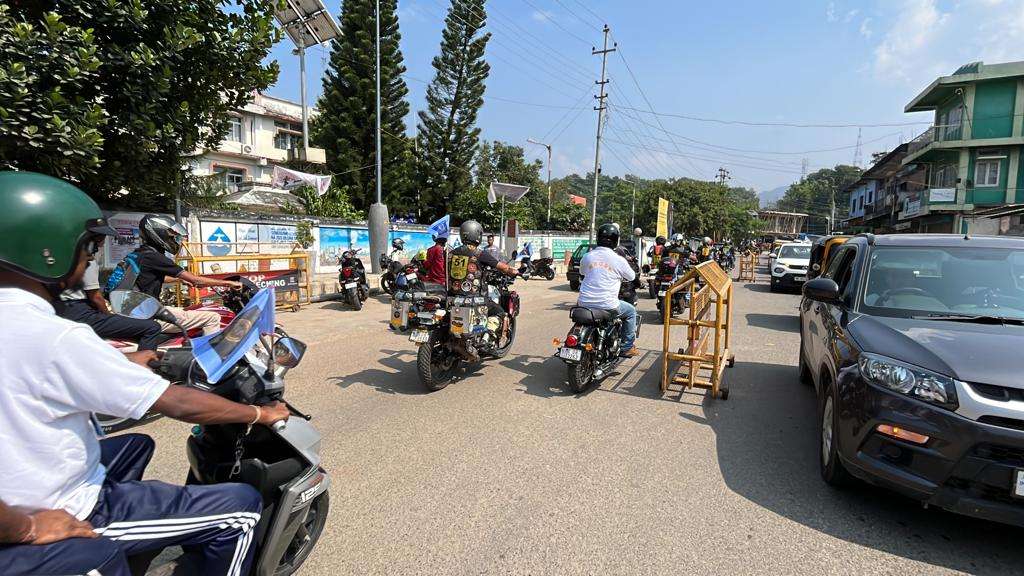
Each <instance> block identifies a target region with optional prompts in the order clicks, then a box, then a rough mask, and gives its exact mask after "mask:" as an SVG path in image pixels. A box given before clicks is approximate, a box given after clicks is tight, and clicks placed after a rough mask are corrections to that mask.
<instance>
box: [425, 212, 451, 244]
mask: <svg viewBox="0 0 1024 576" xmlns="http://www.w3.org/2000/svg"><path fill="white" fill-rule="evenodd" d="M450 221H451V214H445V215H444V216H443V217H441V218H439V219H438V220H437V222H434V223H433V224H431V225H430V227H429V228H427V232H430V234H431V235H433V236H434V238H447V237H448V234H449V233H450V232H451V226H450V224H449V222H450Z"/></svg>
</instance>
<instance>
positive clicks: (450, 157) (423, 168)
mask: <svg viewBox="0 0 1024 576" xmlns="http://www.w3.org/2000/svg"><path fill="white" fill-rule="evenodd" d="M486 20H487V15H486V13H485V12H484V0H452V4H451V6H450V7H449V8H448V16H447V17H446V18H445V29H444V33H443V34H442V37H441V53H440V54H439V55H437V56H436V57H434V60H433V66H434V70H435V72H434V79H433V81H432V82H431V83H430V86H428V87H427V109H426V110H425V111H421V112H420V113H419V118H420V121H419V126H418V133H417V136H416V138H417V144H418V149H419V150H418V154H417V156H418V157H417V162H416V167H417V170H416V172H417V184H418V186H419V190H420V194H421V198H422V202H421V205H422V206H423V207H424V208H425V209H427V210H432V211H434V212H435V213H434V214H431V216H439V215H442V214H444V213H445V212H447V211H448V209H449V208H450V207H451V206H452V203H453V202H454V200H455V199H456V198H457V197H458V196H459V195H461V194H465V193H467V192H468V191H469V190H470V188H471V187H472V185H473V177H472V173H471V172H470V170H471V167H472V164H473V157H474V156H475V155H476V152H477V143H478V139H479V136H480V129H479V128H477V127H476V116H477V113H478V112H479V111H480V107H481V106H483V103H484V89H485V86H484V81H485V80H486V79H487V75H488V74H489V73H490V66H488V65H487V62H486V61H484V49H485V48H486V47H487V41H488V40H489V39H490V37H491V35H490V33H489V32H488V33H484V34H481V33H480V31H481V29H483V27H484V24H485V23H486Z"/></svg>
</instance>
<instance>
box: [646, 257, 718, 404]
mask: <svg viewBox="0 0 1024 576" xmlns="http://www.w3.org/2000/svg"><path fill="white" fill-rule="evenodd" d="M679 292H684V293H685V294H688V298H689V306H688V308H687V311H686V314H685V315H684V317H680V318H677V317H674V316H672V304H671V303H672V298H673V296H674V295H675V294H677V293H679ZM684 297H685V296H684ZM732 297H733V292H732V278H730V277H729V275H728V274H726V272H725V271H724V270H722V268H721V267H719V265H718V263H717V262H715V261H713V260H711V261H708V262H704V263H702V264H700V265H698V266H697V267H696V268H694V269H693V270H691V271H690V272H689V273H688V274H686V275H685V276H683V277H682V278H680V279H679V280H677V281H676V282H675V283H674V284H672V286H671V287H670V288H669V289H668V290H667V291H666V292H665V302H664V306H663V307H662V310H663V311H664V340H663V345H662V356H661V392H662V393H663V394H664V393H665V392H667V391H668V389H669V386H670V385H672V384H681V385H682V386H683V387H684V389H685V388H705V389H708V390H710V391H711V396H712V397H714V398H721V399H722V400H725V399H727V398H728V397H729V389H728V388H727V387H725V386H724V385H723V382H722V373H723V372H724V370H725V367H726V366H727V365H728V366H732V365H733V364H734V362H735V357H734V356H733V354H732V352H731V351H730V350H729V336H730V333H731V327H732ZM673 326H685V327H686V346H685V347H683V348H678V349H677V350H676V351H673V350H672V348H673V345H672V327H673ZM674 363H678V365H677V366H675V367H673V364H674Z"/></svg>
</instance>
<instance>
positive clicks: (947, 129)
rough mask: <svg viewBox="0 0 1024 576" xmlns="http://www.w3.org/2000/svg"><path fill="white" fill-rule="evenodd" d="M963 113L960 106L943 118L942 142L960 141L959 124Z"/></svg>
mask: <svg viewBox="0 0 1024 576" xmlns="http://www.w3.org/2000/svg"><path fill="white" fill-rule="evenodd" d="M963 111H964V109H963V107H962V106H957V107H956V108H952V109H950V111H949V113H948V115H947V116H946V117H945V118H944V120H945V126H943V131H942V139H943V140H959V139H960V123H961V121H962V119H963Z"/></svg>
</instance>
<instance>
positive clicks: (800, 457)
mask: <svg viewBox="0 0 1024 576" xmlns="http://www.w3.org/2000/svg"><path fill="white" fill-rule="evenodd" d="M520 290H521V292H522V293H523V305H524V311H523V315H522V316H521V322H520V331H519V335H518V340H517V341H516V343H515V346H514V348H513V352H512V353H510V354H509V356H507V357H506V358H505V359H503V360H501V361H492V362H490V363H488V364H486V365H484V366H483V367H482V368H480V369H479V370H476V371H475V372H473V373H471V374H469V375H467V377H466V378H465V379H464V380H463V381H460V382H457V383H454V384H452V385H451V386H449V387H448V388H447V389H446V390H443V391H441V392H437V393H433V394H424V393H423V391H422V389H421V388H420V386H419V383H418V380H417V378H416V372H415V366H414V363H415V349H414V348H413V347H412V345H410V344H409V343H408V342H407V341H406V340H405V338H403V337H400V336H398V335H395V334H392V333H390V332H389V331H388V330H387V329H386V320H387V315H388V310H389V308H388V306H387V304H386V302H385V301H384V300H383V299H380V300H374V299H371V301H370V302H368V303H367V306H366V307H365V308H364V310H363V311H362V312H359V313H357V312H353V311H351V310H348V309H346V307H345V306H344V305H341V304H336V303H329V304H324V305H316V306H314V307H311V308H309V309H306V310H303V311H302V312H299V313H295V314H290V313H283V314H281V315H280V316H279V320H280V321H281V322H282V323H283V324H285V326H286V327H287V329H288V331H289V332H290V333H291V334H292V335H294V336H296V337H299V338H301V339H303V340H305V341H307V342H308V343H309V344H310V348H309V352H308V353H307V357H306V359H305V360H304V363H303V365H302V366H300V367H299V368H298V369H296V370H294V371H293V372H292V373H291V374H290V379H289V382H288V386H289V389H288V397H289V399H290V400H291V402H292V403H294V404H295V405H296V406H298V407H300V408H301V409H304V410H306V411H308V412H309V413H312V414H314V415H315V419H314V423H315V424H316V426H317V427H318V428H319V429H320V431H321V432H322V433H323V435H324V442H323V449H324V452H325V458H324V465H325V467H326V468H327V469H328V470H329V471H330V473H331V476H332V480H333V485H332V488H331V514H330V519H329V520H328V524H327V528H326V531H325V535H324V537H323V539H322V540H321V542H320V545H319V546H318V547H317V549H316V551H315V552H314V555H313V557H312V558H311V559H310V561H309V562H308V563H307V564H306V567H305V569H304V570H303V571H302V573H303V574H306V575H330V576H339V575H343V574H559V575H561V574H681V573H691V574H796V573H799V574H825V573H829V574H864V573H878V574H926V573H948V572H958V571H960V572H967V573H978V574H1011V573H1020V571H1021V570H1022V568H1021V567H1022V566H1024V547H1022V546H1021V545H1020V542H1021V541H1022V537H1024V530H1020V529H1014V528H1008V527H1004V526H1001V525H996V524H991V523H986V522H981V521H976V520H972V519H968V518H962V517H958V516H954V515H951V514H948V513H945V512H942V511H938V510H923V509H922V508H921V507H920V506H918V505H915V504H914V503H913V502H910V501H908V500H905V499H902V498H900V497H897V496H894V495H891V494H888V493H886V492H884V491H880V490H876V489H873V488H869V487H866V486H863V487H859V488H857V489H853V490H850V491H845V492H840V491H835V490H832V489H830V488H828V487H826V486H825V485H824V484H823V483H822V482H821V481H820V480H819V478H818V471H817V463H816V440H815V434H816V426H815V424H814V420H815V416H814V396H813V391H812V389H810V388H807V387H804V386H802V385H801V384H799V383H798V382H797V380H796V369H795V365H796V360H797V357H796V354H797V352H796V351H797V342H798V338H799V336H798V332H797V330H798V323H797V318H796V306H797V301H798V297H797V296H796V295H792V294H771V293H769V292H768V290H767V285H766V284H758V285H751V286H738V287H737V294H736V301H737V308H736V311H735V320H736V332H735V335H734V340H733V343H734V350H735V353H736V357H737V363H736V367H735V368H733V369H731V370H729V371H727V373H726V374H727V376H726V377H727V381H728V383H729V384H730V388H731V396H730V398H729V400H728V401H725V402H723V401H716V400H708V399H707V398H706V397H705V396H704V393H703V392H701V393H684V394H679V393H674V394H669V395H668V396H666V397H664V398H663V397H661V396H660V394H659V393H658V385H657V382H658V379H659V372H658V364H657V361H658V353H659V352H658V351H659V349H660V338H661V335H660V332H659V331H658V330H657V329H652V326H651V325H650V324H648V325H647V326H646V327H645V330H644V331H643V333H642V335H641V340H640V346H641V348H643V349H644V350H645V353H644V354H643V355H642V356H641V357H640V358H638V359H636V360H633V361H630V362H628V363H627V364H625V365H623V367H622V370H621V371H620V372H619V373H617V374H614V375H612V376H611V377H610V378H609V379H607V380H606V381H605V382H604V384H603V385H602V386H601V388H600V389H596V390H593V391H591V392H589V393H586V394H582V395H579V396H577V395H571V394H567V393H566V392H565V391H564V389H563V387H562V381H563V379H564V375H565V369H564V366H563V364H562V363H561V362H560V361H558V360H557V359H554V358H551V353H552V347H551V338H552V337H562V336H564V333H565V331H566V329H567V327H568V322H567V313H566V310H567V309H568V306H569V304H570V303H571V302H572V301H573V300H574V296H575V295H574V294H573V293H572V292H569V291H568V288H567V286H566V285H565V283H564V281H562V280H561V279H556V281H554V282H550V283H549V282H543V281H533V282H529V283H528V284H526V285H520ZM641 310H642V313H643V315H644V318H645V320H646V321H648V322H654V321H656V313H655V311H654V305H653V301H651V300H643V301H642V302H641ZM143 429H144V430H145V431H146V432H148V433H150V434H152V435H154V436H155V437H156V439H157V442H158V454H157V457H156V459H155V460H154V463H153V465H152V467H151V477H156V478H160V479H165V480H171V481H180V480H181V479H182V478H184V474H185V469H186V468H185V458H184V456H183V453H182V451H181V447H182V445H183V441H184V437H185V435H186V434H187V430H188V427H187V426H186V425H184V424H180V423H176V422H172V421H169V420H166V419H165V420H160V421H156V422H153V423H150V424H148V425H146V426H145V427H143Z"/></svg>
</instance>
